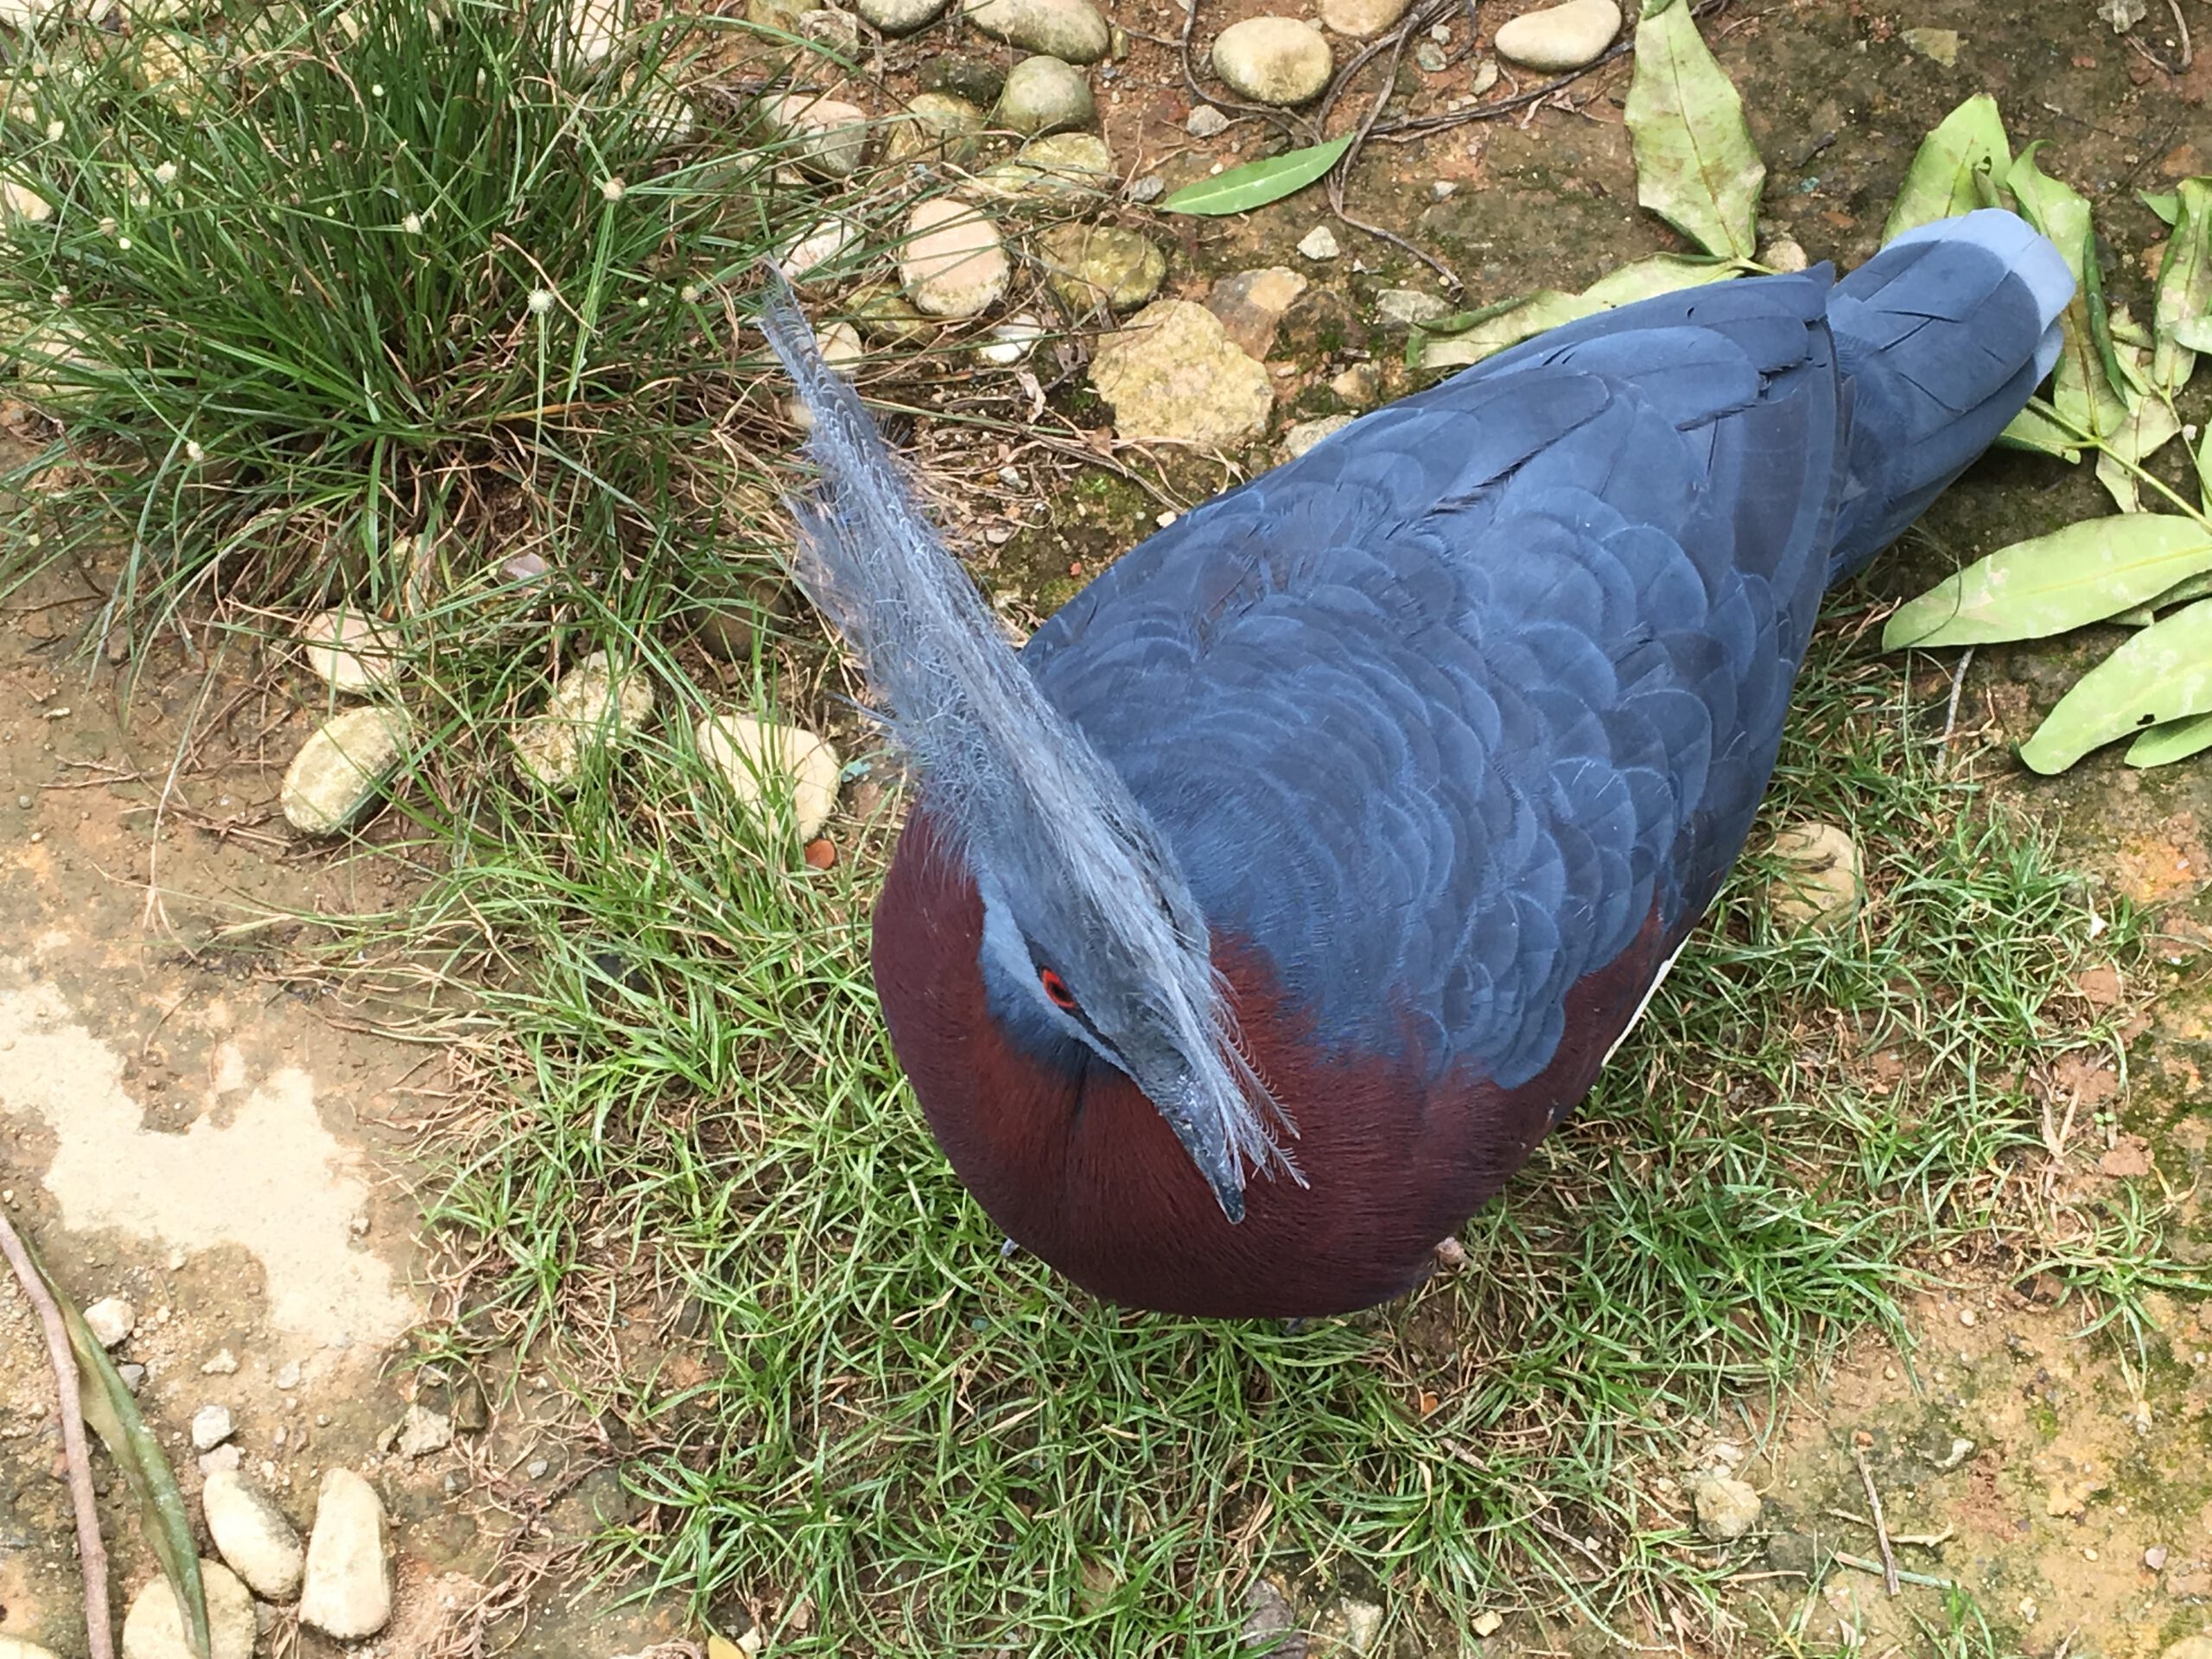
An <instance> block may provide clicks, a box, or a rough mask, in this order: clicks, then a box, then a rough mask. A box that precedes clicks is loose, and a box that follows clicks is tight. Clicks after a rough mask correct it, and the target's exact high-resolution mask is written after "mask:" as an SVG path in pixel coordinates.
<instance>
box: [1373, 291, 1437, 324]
mask: <svg viewBox="0 0 2212 1659" xmlns="http://www.w3.org/2000/svg"><path fill="white" fill-rule="evenodd" d="M1450 315H1452V307H1451V305H1450V303H1449V302H1446V301H1444V300H1440V299H1439V298H1438V297H1437V296H1435V295H1433V294H1424V293H1422V292H1421V290H1420V289H1417V288H1386V289H1383V291H1382V292H1381V293H1380V294H1377V295H1376V296H1375V321H1376V323H1378V324H1379V325H1381V326H1382V327H1385V328H1411V327H1414V325H1415V324H1417V323H1428V322H1440V321H1443V320H1444V319H1445V318H1446V317H1448V316H1450Z"/></svg>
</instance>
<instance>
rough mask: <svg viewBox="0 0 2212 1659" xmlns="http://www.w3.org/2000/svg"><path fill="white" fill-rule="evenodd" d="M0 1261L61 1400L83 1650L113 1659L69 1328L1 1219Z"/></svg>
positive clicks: (103, 1558) (95, 1658) (0, 1216)
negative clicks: (32, 1317)
mask: <svg viewBox="0 0 2212 1659" xmlns="http://www.w3.org/2000/svg"><path fill="white" fill-rule="evenodd" d="M0 1255H5V1256H6V1257H7V1258H8V1265H9V1266H10V1267H11V1268H14V1269H15V1270H16V1281H17V1282H18V1283H20V1284H21V1285H22V1287H23V1294H25V1295H26V1296H28V1297H29V1298H30V1299H31V1306H33V1307H35V1308H36V1309H37V1310H38V1318H39V1323H40V1325H42V1326H44V1327H45V1330H46V1357H47V1359H48V1363H50V1364H52V1366H53V1367H54V1388H55V1389H56V1391H57V1392H58V1393H59V1395H60V1400H59V1402H57V1403H58V1406H59V1409H60V1414H61V1453H62V1458H63V1459H64V1461H65V1462H67V1465H68V1467H69V1503H70V1506H71V1507H72V1508H73V1510H76V1512H77V1563H78V1567H79V1570H80V1571H81V1572H82V1573H83V1575H84V1580H85V1645H86V1647H87V1648H88V1649H91V1652H92V1659H115V1627H114V1625H113V1624H112V1623H111V1621H110V1618H109V1615H108V1605H107V1546H106V1545H105V1544H104V1543H102V1542H101V1541H100V1512H99V1499H98V1497H96V1496H95V1495H94V1494H93V1491H92V1452H91V1451H90V1449H89V1448H88V1447H87V1446H86V1441H85V1412H84V1407H83V1405H82V1403H81V1402H80V1401H79V1397H78V1393H77V1388H78V1383H77V1357H76V1356H75V1355H74V1354H73V1353H72V1352H71V1351H70V1348H69V1327H68V1326H67V1325H65V1324H64V1323H63V1322H62V1319H61V1307H60V1304H59V1303H58V1302H56V1301H55V1300H54V1293H53V1292H52V1291H51V1290H49V1289H48V1287H47V1283H46V1280H45V1278H44V1277H43V1276H42V1275H41V1274H40V1272H39V1270H38V1268H36V1267H35V1266H34V1265H33V1264H32V1262H31V1258H30V1253H29V1251H28V1250H26V1249H24V1248H23V1241H22V1239H20V1238H18V1237H16V1230H15V1229H14V1228H13V1227H11V1226H10V1225H9V1224H8V1217H7V1216H6V1215H5V1213H0Z"/></svg>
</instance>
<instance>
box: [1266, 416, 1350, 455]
mask: <svg viewBox="0 0 2212 1659" xmlns="http://www.w3.org/2000/svg"><path fill="white" fill-rule="evenodd" d="M1353 418H1354V417H1353V416H1350V415H1324V416H1321V417H1320V419H1319V420H1315V421H1300V422H1299V423H1298V424H1297V425H1295V426H1294V427H1292V428H1291V429H1290V430H1289V431H1287V432H1286V433H1284V434H1283V435H1282V448H1283V453H1284V454H1286V455H1287V456H1289V457H1290V459H1291V460H1293V461H1296V460H1297V459H1298V458H1299V457H1300V455H1302V454H1305V453H1306V451H1307V450H1309V449H1311V448H1313V446H1314V445H1315V444H1317V443H1319V442H1321V440H1322V439H1324V438H1325V437H1327V436H1328V435H1330V434H1331V433H1332V432H1341V431H1343V430H1344V428H1346V427H1348V426H1350V425H1351V423H1352V420H1353Z"/></svg>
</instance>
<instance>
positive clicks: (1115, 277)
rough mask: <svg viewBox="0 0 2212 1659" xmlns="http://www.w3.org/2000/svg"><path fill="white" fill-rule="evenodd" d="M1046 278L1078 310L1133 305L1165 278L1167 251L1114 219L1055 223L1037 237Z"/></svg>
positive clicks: (1125, 308)
mask: <svg viewBox="0 0 2212 1659" xmlns="http://www.w3.org/2000/svg"><path fill="white" fill-rule="evenodd" d="M1037 257H1038V260H1039V263H1040V264H1043V266H1044V267H1045V280H1046V283H1047V284H1048V285H1049V286H1050V287H1051V289H1052V292H1053V293H1055V294H1057V295H1058V296H1059V297H1060V300H1061V301H1062V302H1063V303H1065V305H1066V306H1067V307H1068V308H1069V309H1070V310H1071V311H1073V312H1075V313H1077V315H1083V314H1085V313H1088V312H1090V311H1094V310H1096V308H1098V307H1099V306H1100V305H1102V304H1103V305H1104V306H1106V307H1107V308H1109V309H1111V310H1115V311H1129V310H1134V309H1135V308H1136V307H1138V306H1140V305H1142V304H1144V303H1145V302H1147V301H1148V300H1150V299H1151V298H1152V296H1154V295H1155V294H1157V293H1159V292H1160V283H1164V282H1166V280H1167V256H1166V254H1165V253H1163V252H1161V251H1160V249H1159V248H1158V247H1156V246H1154V245H1153V244H1152V243H1151V242H1150V241H1148V240H1147V239H1146V238H1144V237H1141V236H1140V235H1138V234H1137V233H1136V232H1135V231H1124V230H1121V229H1119V228H1117V227H1116V226H1110V225H1056V226H1053V227H1052V229H1051V230H1049V231H1047V232H1045V234H1044V235H1043V236H1041V237H1039V238H1038V239H1037Z"/></svg>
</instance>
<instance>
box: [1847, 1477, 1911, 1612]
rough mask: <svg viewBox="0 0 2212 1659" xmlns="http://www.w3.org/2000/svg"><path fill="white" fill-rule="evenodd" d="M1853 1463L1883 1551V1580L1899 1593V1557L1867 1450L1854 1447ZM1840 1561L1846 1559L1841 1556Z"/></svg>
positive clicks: (1893, 1593)
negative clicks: (1863, 1489) (1856, 1466)
mask: <svg viewBox="0 0 2212 1659" xmlns="http://www.w3.org/2000/svg"><path fill="white" fill-rule="evenodd" d="M1851 1458H1852V1461H1853V1462H1854V1463H1856V1464H1857V1465H1859V1484H1861V1485H1863V1486H1865V1487H1866V1507H1867V1508H1868V1509H1869V1510H1872V1512H1873V1516H1874V1541H1875V1543H1876V1544H1878V1545H1879V1546H1880V1547H1881V1551H1882V1580H1883V1582H1884V1583H1885V1585H1887V1586H1889V1592H1890V1593H1891V1595H1893V1596H1894V1595H1895V1594H1897V1582H1898V1575H1897V1551H1896V1550H1894V1549H1893V1548H1891V1547H1890V1523H1889V1522H1888V1521H1887V1520H1885V1518H1884V1517H1883V1515H1882V1495H1881V1493H1879V1492H1878V1491H1875V1490H1874V1471H1872V1469H1870V1468H1868V1467H1867V1466H1866V1447H1865V1446H1857V1445H1854V1446H1853V1447H1852V1448H1851ZM1836 1559H1837V1560H1845V1559H1846V1558H1845V1557H1843V1556H1841V1555H1839V1556H1837V1557H1836Z"/></svg>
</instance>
